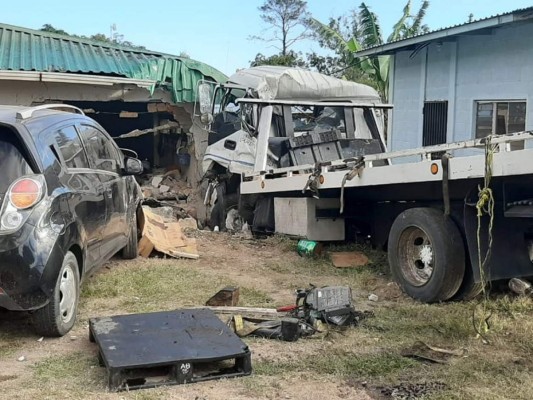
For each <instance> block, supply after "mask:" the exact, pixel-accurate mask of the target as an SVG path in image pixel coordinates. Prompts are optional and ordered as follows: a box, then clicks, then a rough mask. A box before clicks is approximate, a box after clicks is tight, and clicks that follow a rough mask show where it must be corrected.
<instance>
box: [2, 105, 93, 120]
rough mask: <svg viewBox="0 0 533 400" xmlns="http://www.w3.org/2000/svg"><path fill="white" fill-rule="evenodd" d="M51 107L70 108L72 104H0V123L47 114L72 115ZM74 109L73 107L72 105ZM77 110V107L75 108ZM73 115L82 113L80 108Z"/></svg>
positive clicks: (30, 118) (31, 118)
mask: <svg viewBox="0 0 533 400" xmlns="http://www.w3.org/2000/svg"><path fill="white" fill-rule="evenodd" d="M52 107H58V108H61V107H64V108H67V107H68V108H70V107H72V106H69V105H66V104H50V105H44V106H34V107H27V106H9V105H0V123H7V124H17V123H25V122H29V121H31V120H33V119H35V118H39V117H47V116H70V117H71V116H73V113H72V112H65V111H61V110H58V109H55V108H52ZM72 109H75V107H72ZM76 110H79V109H76ZM75 115H84V114H83V112H82V111H81V110H79V114H78V113H76V114H75ZM21 117H22V118H21Z"/></svg>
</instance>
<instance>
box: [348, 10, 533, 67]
mask: <svg viewBox="0 0 533 400" xmlns="http://www.w3.org/2000/svg"><path fill="white" fill-rule="evenodd" d="M531 18H533V7H527V8H519V9H517V10H514V11H509V12H506V13H502V14H497V15H493V16H490V17H486V18H480V19H477V20H474V21H472V22H466V23H464V24H458V25H453V26H449V27H446V28H439V29H436V30H433V31H431V32H427V33H423V34H420V35H417V36H412V37H409V38H407V39H400V40H396V41H394V42H389V43H385V44H382V45H379V46H374V47H369V48H367V49H364V50H361V51H358V52H357V53H355V56H356V57H368V56H377V55H383V54H392V53H394V52H395V51H398V50H405V49H406V48H409V47H416V46H417V45H420V44H422V43H426V42H431V41H436V40H445V39H448V38H452V37H454V36H457V35H461V34H465V33H469V32H474V31H477V30H481V29H488V28H496V27H498V26H502V25H505V24H509V23H514V22H520V21H524V20H528V19H531Z"/></svg>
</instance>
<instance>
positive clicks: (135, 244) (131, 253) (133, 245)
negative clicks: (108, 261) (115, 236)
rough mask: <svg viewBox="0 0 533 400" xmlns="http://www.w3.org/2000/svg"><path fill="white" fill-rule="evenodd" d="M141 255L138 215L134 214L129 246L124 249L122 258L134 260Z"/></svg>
mask: <svg viewBox="0 0 533 400" xmlns="http://www.w3.org/2000/svg"><path fill="white" fill-rule="evenodd" d="M138 253H139V238H138V237H137V213H136V212H134V213H133V218H132V220H131V221H130V231H129V233H128V244H127V245H126V247H124V248H123V249H122V258H123V259H125V260H133V259H135V258H137V255H138Z"/></svg>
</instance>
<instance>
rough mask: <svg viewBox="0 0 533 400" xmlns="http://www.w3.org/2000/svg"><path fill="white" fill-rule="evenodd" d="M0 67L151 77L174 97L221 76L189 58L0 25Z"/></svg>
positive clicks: (190, 95) (192, 96)
mask: <svg viewBox="0 0 533 400" xmlns="http://www.w3.org/2000/svg"><path fill="white" fill-rule="evenodd" d="M0 70H11V71H41V72H67V73H68V72H70V73H78V74H79V73H81V74H93V75H94V74H96V75H107V76H120V77H125V78H135V79H150V80H154V81H156V82H157V85H158V86H163V87H165V88H166V89H168V90H170V91H171V92H172V95H173V99H174V101H176V102H177V103H181V102H192V101H195V100H196V86H197V82H198V81H199V80H201V79H206V78H207V79H211V80H215V81H218V82H222V81H225V80H226V76H225V75H224V74H223V73H221V72H220V71H218V70H216V69H215V68H213V67H211V66H209V65H207V64H204V63H201V62H199V61H195V60H192V59H189V58H181V57H177V56H173V55H170V54H164V53H159V52H154V51H150V50H141V49H137V48H131V47H124V46H118V45H111V44H107V43H103V42H95V41H92V40H88V39H82V38H78V37H73V36H65V35H58V34H53V33H49V32H43V31H36V30H33V29H26V28H21V27H17V26H11V25H6V24H0Z"/></svg>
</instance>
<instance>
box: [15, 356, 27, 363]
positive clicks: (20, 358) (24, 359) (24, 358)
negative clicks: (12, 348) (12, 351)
mask: <svg viewBox="0 0 533 400" xmlns="http://www.w3.org/2000/svg"><path fill="white" fill-rule="evenodd" d="M17 361H21V362H22V361H26V357H24V356H20V357H19V358H17Z"/></svg>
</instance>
